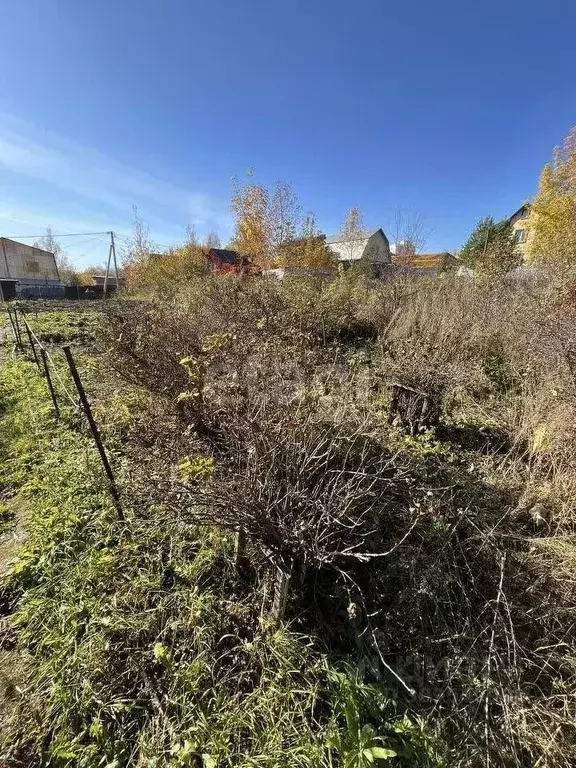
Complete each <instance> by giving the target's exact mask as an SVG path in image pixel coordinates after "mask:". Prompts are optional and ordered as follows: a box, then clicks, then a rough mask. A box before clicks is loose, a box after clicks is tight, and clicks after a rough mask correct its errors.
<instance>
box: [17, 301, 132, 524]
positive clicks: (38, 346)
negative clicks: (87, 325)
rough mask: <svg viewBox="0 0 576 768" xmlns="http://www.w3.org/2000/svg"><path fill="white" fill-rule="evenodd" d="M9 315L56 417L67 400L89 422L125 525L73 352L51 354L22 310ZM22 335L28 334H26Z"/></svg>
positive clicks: (61, 350) (65, 348)
mask: <svg viewBox="0 0 576 768" xmlns="http://www.w3.org/2000/svg"><path fill="white" fill-rule="evenodd" d="M7 311H8V318H9V320H10V326H11V329H12V335H13V337H14V345H15V348H16V349H18V350H19V351H20V352H22V353H24V354H29V355H31V357H32V358H33V360H34V362H35V363H36V366H37V368H38V373H39V375H40V376H42V377H43V378H45V380H46V385H47V388H48V392H49V395H50V398H51V400H52V405H53V408H54V417H55V418H56V419H57V420H60V419H61V418H62V416H61V411H60V402H61V400H62V399H64V400H65V401H66V404H67V405H68V404H69V405H71V406H72V408H73V409H74V411H75V412H76V413H78V414H80V415H82V416H83V417H85V418H86V421H87V423H88V426H89V428H90V432H91V434H92V438H93V440H94V443H95V445H96V449H97V450H98V453H99V456H100V461H101V462H102V466H103V467H104V471H105V473H106V477H107V479H108V489H109V491H110V495H111V496H112V500H113V502H114V506H115V507H116V511H117V513H118V518H119V519H120V520H122V521H124V519H125V518H124V512H123V510H122V506H121V504H120V496H119V493H118V488H117V486H116V481H115V478H114V473H113V472H112V467H111V466H110V462H109V460H108V455H107V453H106V450H105V448H104V445H103V443H102V438H101V436H100V431H99V429H98V425H97V424H96V421H95V419H94V414H93V413H92V408H91V407H90V402H89V400H88V397H87V395H86V390H85V389H84V385H83V384H82V379H81V378H80V374H79V373H78V369H77V367H76V361H75V360H74V356H73V354H72V350H71V349H70V347H69V346H67V345H64V346H63V347H62V348H59V347H55V346H53V347H52V348H51V351H50V350H48V349H47V347H46V345H45V344H43V342H42V341H41V340H40V339H39V338H38V334H37V333H35V331H34V330H33V328H32V327H31V325H30V323H29V321H28V318H27V317H26V313H25V312H24V310H23V309H22V308H21V307H18V306H12V307H8V309H7ZM23 331H24V332H25V333H23ZM51 352H53V353H54V354H56V353H58V354H60V355H62V357H63V358H64V360H65V361H66V364H67V366H68V369H69V372H70V376H71V379H72V381H73V383H74V388H75V389H76V397H75V396H74V393H73V392H72V391H71V386H70V384H69V383H66V382H65V380H64V377H63V376H62V375H61V373H60V371H59V370H58V365H57V364H56V362H55V359H54V357H53V355H52V354H51ZM54 380H56V381H57V382H58V385H59V386H58V387H55V386H54Z"/></svg>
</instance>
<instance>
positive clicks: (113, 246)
mask: <svg viewBox="0 0 576 768" xmlns="http://www.w3.org/2000/svg"><path fill="white" fill-rule="evenodd" d="M110 249H111V251H112V258H113V259H114V274H115V275H116V288H117V289H118V288H119V287H120V278H119V277H118V262H117V261H116V243H115V241H114V232H110Z"/></svg>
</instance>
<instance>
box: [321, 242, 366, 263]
mask: <svg viewBox="0 0 576 768" xmlns="http://www.w3.org/2000/svg"><path fill="white" fill-rule="evenodd" d="M370 239H371V238H366V239H365V240H352V241H350V242H347V243H329V244H328V247H329V248H330V250H332V251H334V253H335V254H336V256H337V257H338V260H339V261H357V260H359V259H361V258H362V256H363V255H364V251H365V249H366V246H367V245H368V241H369V240H370Z"/></svg>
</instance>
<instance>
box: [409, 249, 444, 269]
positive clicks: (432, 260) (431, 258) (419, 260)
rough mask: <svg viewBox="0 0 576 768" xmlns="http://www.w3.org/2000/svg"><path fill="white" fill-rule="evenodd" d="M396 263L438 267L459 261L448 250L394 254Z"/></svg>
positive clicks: (419, 267) (420, 267)
mask: <svg viewBox="0 0 576 768" xmlns="http://www.w3.org/2000/svg"><path fill="white" fill-rule="evenodd" d="M394 262H395V263H396V264H400V265H403V266H407V267H414V268H416V269H438V268H439V267H440V268H442V267H446V266H449V265H455V264H458V263H459V259H458V258H457V257H456V256H454V255H453V254H451V253H449V252H448V251H443V252H442V253H416V254H414V255H413V256H410V255H407V254H401V253H400V254H396V255H395V258H394Z"/></svg>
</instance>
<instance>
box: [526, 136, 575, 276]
mask: <svg viewBox="0 0 576 768" xmlns="http://www.w3.org/2000/svg"><path fill="white" fill-rule="evenodd" d="M528 226H529V229H530V232H531V236H530V240H529V248H528V256H529V259H530V260H531V261H550V262H561V263H576V128H573V129H572V130H571V131H570V133H569V134H568V136H567V137H566V139H565V141H564V143H563V145H562V146H560V147H556V148H555V149H554V157H553V160H552V163H550V164H548V165H546V166H545V167H544V169H543V171H542V174H541V176H540V184H539V188H538V194H537V195H536V199H535V200H534V204H533V206H532V211H531V214H530V221H529V225H528Z"/></svg>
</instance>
